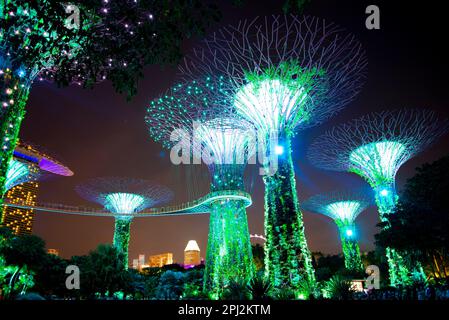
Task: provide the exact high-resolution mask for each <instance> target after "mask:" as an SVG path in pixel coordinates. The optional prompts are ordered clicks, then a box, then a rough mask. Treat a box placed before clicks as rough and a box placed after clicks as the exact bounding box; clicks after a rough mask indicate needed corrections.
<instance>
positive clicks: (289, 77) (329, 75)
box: [180, 16, 367, 287]
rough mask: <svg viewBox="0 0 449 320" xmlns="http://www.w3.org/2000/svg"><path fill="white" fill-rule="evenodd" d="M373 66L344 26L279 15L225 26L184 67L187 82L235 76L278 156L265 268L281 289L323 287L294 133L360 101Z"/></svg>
mask: <svg viewBox="0 0 449 320" xmlns="http://www.w3.org/2000/svg"><path fill="white" fill-rule="evenodd" d="M366 64H367V61H366V58H365V54H364V51H363V49H362V47H361V44H360V43H359V42H358V41H357V40H356V39H355V38H354V37H353V36H352V35H350V34H348V33H346V32H345V31H344V30H342V28H340V27H339V26H337V25H335V24H333V23H328V22H325V21H324V20H321V19H319V18H314V17H301V18H300V17H296V16H272V17H263V18H256V19H254V20H251V21H241V22H240V23H238V24H237V25H235V26H230V27H226V28H223V29H221V30H219V31H218V32H216V33H214V34H213V35H212V36H210V37H208V38H206V39H205V40H204V41H203V43H202V45H201V46H200V47H199V48H198V49H196V50H194V51H193V52H192V53H191V54H190V55H187V58H186V59H185V61H184V63H183V64H182V65H181V67H180V69H181V73H182V74H183V77H184V78H186V79H195V78H198V77H201V76H202V75H204V74H208V75H216V76H222V77H224V78H225V79H229V81H227V82H226V83H227V84H228V86H229V87H228V88H227V90H228V91H230V92H233V94H234V97H233V99H234V102H233V105H232V109H233V112H235V113H236V114H238V115H239V116H240V117H242V118H243V119H245V120H247V121H249V122H250V123H252V124H253V125H254V126H255V128H256V130H257V131H258V136H259V135H261V136H263V137H264V138H265V141H266V142H265V144H266V150H267V156H266V157H265V159H276V164H275V165H273V164H272V162H273V160H270V161H264V167H265V169H266V173H267V174H266V175H265V176H264V182H265V234H266V237H267V242H266V246H265V248H266V254H265V257H266V258H265V259H266V261H265V266H266V274H267V275H268V277H269V278H270V281H271V282H272V284H273V285H274V286H276V287H279V286H282V285H289V286H291V287H297V286H299V283H300V281H303V279H305V280H306V281H308V282H309V283H311V284H313V285H314V284H315V275H314V271H313V267H312V260H311V254H310V251H309V249H308V246H307V241H306V238H305V233H304V225H303V218H302V213H301V211H300V208H299V204H298V199H297V191H296V181H295V172H294V167H293V160H292V149H291V141H292V138H293V137H294V136H295V134H296V133H297V132H298V131H300V130H303V129H305V128H308V127H310V126H313V125H316V124H318V123H321V122H322V121H324V120H325V119H327V118H328V117H330V116H332V115H333V114H335V113H336V112H338V111H339V110H340V109H342V108H343V107H344V106H345V105H347V104H348V103H349V102H350V101H351V100H353V98H354V97H355V96H356V94H357V93H358V92H359V90H360V88H361V85H362V82H363V79H364V70H365V66H366ZM270 163H271V164H270ZM273 168H274V169H273Z"/></svg>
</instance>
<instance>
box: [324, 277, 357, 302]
mask: <svg viewBox="0 0 449 320" xmlns="http://www.w3.org/2000/svg"><path fill="white" fill-rule="evenodd" d="M324 291H325V297H326V298H330V299H335V300H349V299H352V298H353V295H354V289H353V288H352V284H351V281H349V280H348V279H347V278H344V277H342V276H340V275H335V276H333V277H332V278H331V279H330V280H329V281H327V282H326V283H325V286H324Z"/></svg>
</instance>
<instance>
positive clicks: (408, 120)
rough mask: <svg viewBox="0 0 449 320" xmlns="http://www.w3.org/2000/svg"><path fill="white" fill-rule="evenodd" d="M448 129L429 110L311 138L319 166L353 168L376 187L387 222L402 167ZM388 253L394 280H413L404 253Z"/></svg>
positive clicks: (391, 114) (378, 117)
mask: <svg viewBox="0 0 449 320" xmlns="http://www.w3.org/2000/svg"><path fill="white" fill-rule="evenodd" d="M447 129H448V121H447V120H444V121H441V120H439V119H438V117H437V115H436V114H435V113H434V112H433V111H430V110H426V109H397V110H391V111H383V112H378V113H372V114H369V115H366V116H363V117H361V118H359V119H355V120H353V121H351V122H349V123H347V124H343V125H341V126H338V127H335V128H333V129H331V130H329V131H327V132H326V133H325V134H324V135H322V136H321V137H319V138H317V139H316V140H315V141H314V142H313V143H312V145H311V147H310V149H309V152H308V157H309V159H310V162H311V163H312V164H314V165H315V166H317V167H319V168H323V169H328V170H334V171H347V172H353V173H356V174H358V175H359V176H361V177H362V178H363V179H365V180H366V181H367V182H368V183H369V184H370V185H371V188H372V189H373V190H374V193H375V199H376V204H377V207H378V210H379V214H380V218H381V220H382V221H388V215H389V214H392V213H394V209H395V206H396V203H397V201H398V195H397V191H396V186H395V178H396V173H397V171H398V170H399V168H400V167H401V165H402V164H404V163H405V162H406V161H407V160H409V159H410V158H412V157H413V156H415V155H416V154H418V153H419V152H420V151H422V150H423V149H425V148H427V147H428V146H429V145H431V144H432V143H433V142H434V141H436V140H437V139H438V138H439V137H440V136H442V135H443V134H444V133H445V132H446V131H447ZM387 257H388V261H389V272H390V282H391V285H393V286H397V285H398V284H408V283H410V282H411V281H412V272H411V271H410V268H408V267H407V266H406V263H405V261H404V259H403V258H402V257H401V255H399V254H398V253H397V252H396V251H395V250H393V249H390V248H387ZM415 269H416V268H415ZM419 269H420V268H417V269H416V270H417V273H420V271H419Z"/></svg>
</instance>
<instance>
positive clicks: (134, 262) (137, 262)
mask: <svg viewBox="0 0 449 320" xmlns="http://www.w3.org/2000/svg"><path fill="white" fill-rule="evenodd" d="M133 269H135V270H138V269H139V259H133Z"/></svg>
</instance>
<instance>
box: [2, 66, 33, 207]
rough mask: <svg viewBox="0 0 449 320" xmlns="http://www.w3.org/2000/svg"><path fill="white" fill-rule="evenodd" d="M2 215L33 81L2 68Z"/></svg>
mask: <svg viewBox="0 0 449 320" xmlns="http://www.w3.org/2000/svg"><path fill="white" fill-rule="evenodd" d="M0 69H1V71H0V73H1V74H0V104H1V105H0V116H1V118H0V195H1V197H0V215H2V211H3V196H4V194H5V193H6V191H7V190H6V189H5V185H6V173H7V171H8V167H9V164H10V161H11V159H12V157H13V153H14V149H15V147H16V143H17V139H18V136H19V131H20V126H21V124H22V120H23V117H24V116H25V106H26V103H27V101H28V96H29V90H30V85H31V82H32V81H31V80H30V79H28V78H26V77H20V76H19V74H18V73H17V72H14V71H13V70H10V69H8V68H5V69H3V68H0Z"/></svg>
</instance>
